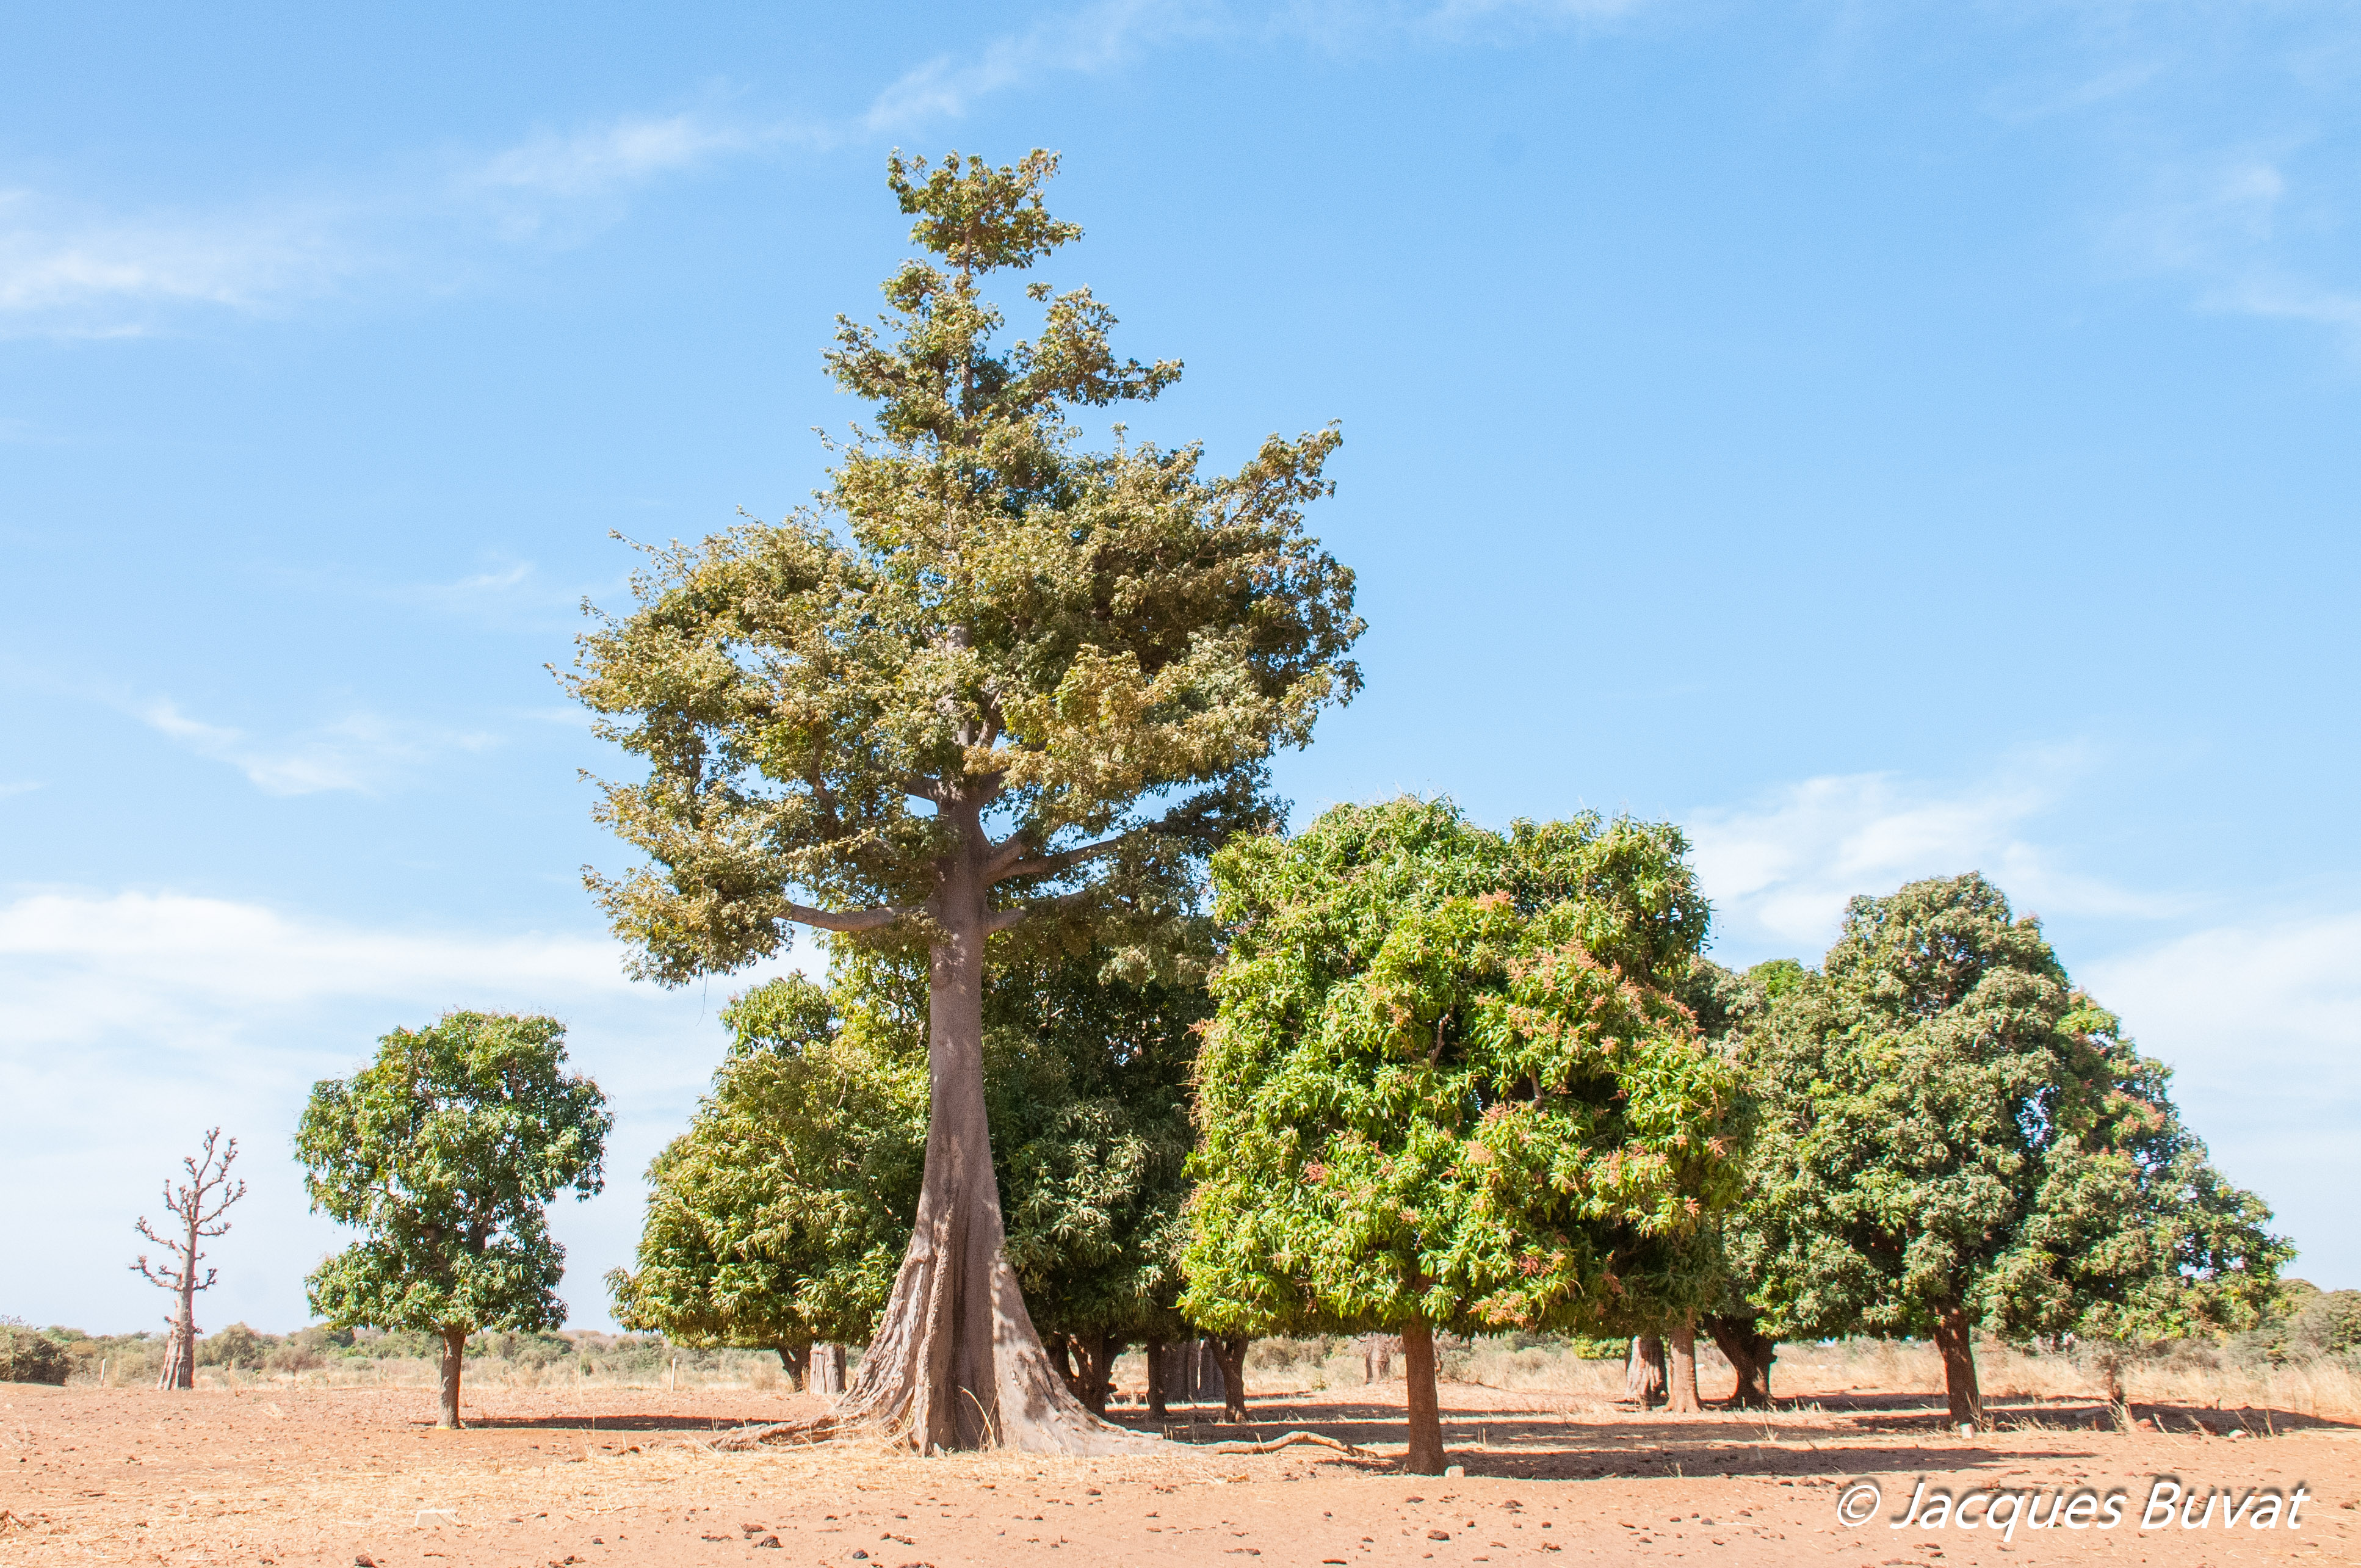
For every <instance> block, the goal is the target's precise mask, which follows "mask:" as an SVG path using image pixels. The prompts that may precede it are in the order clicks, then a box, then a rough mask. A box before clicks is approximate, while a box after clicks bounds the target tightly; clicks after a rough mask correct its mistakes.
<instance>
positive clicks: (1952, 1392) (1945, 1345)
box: [1935, 1307, 1984, 1431]
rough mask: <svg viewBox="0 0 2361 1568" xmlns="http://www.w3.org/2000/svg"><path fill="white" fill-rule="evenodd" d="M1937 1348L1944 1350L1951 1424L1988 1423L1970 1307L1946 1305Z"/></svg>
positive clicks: (1939, 1323)
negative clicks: (1979, 1386) (1969, 1319)
mask: <svg viewBox="0 0 2361 1568" xmlns="http://www.w3.org/2000/svg"><path fill="white" fill-rule="evenodd" d="M1935 1348H1936V1349H1938V1350H1939V1351H1941V1352H1942V1353H1943V1394H1944V1397H1945V1398H1947V1399H1948V1400H1949V1402H1950V1407H1951V1424H1952V1425H1954V1426H1971V1427H1973V1428H1975V1429H1976V1430H1977V1431H1982V1430H1983V1426H1984V1397H1983V1394H1982V1391H1981V1390H1980V1389H1978V1388H1977V1387H1976V1342H1975V1331H1974V1329H1973V1328H1972V1327H1971V1326H1970V1324H1969V1322H1968V1313H1967V1309H1965V1308H1964V1307H1946V1308H1944V1309H1943V1310H1941V1311H1940V1312H1939V1313H1938V1314H1937V1316H1936V1319H1935Z"/></svg>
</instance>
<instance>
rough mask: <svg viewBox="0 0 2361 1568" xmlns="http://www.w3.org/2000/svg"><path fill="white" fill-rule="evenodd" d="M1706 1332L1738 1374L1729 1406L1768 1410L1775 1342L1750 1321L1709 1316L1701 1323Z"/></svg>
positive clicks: (1742, 1408)
mask: <svg viewBox="0 0 2361 1568" xmlns="http://www.w3.org/2000/svg"><path fill="white" fill-rule="evenodd" d="M1704 1322H1705V1330H1706V1332H1708V1333H1709V1334H1711V1335H1712V1336H1713V1343H1715V1344H1717V1345H1719V1347H1720V1348H1721V1354H1723V1355H1724V1356H1725V1357H1727V1358H1728V1359H1729V1361H1730V1368H1731V1370H1732V1371H1734V1372H1736V1373H1737V1374H1738V1387H1737V1388H1736V1389H1734V1390H1733V1391H1732V1392H1731V1394H1730V1404H1731V1406H1732V1407H1733V1408H1735V1409H1741V1410H1767V1409H1770V1408H1771V1363H1772V1361H1773V1359H1774V1358H1775V1357H1776V1355H1777V1352H1778V1342H1777V1341H1775V1340H1773V1338H1772V1337H1771V1336H1770V1335H1769V1334H1766V1333H1764V1332H1763V1331H1762V1330H1761V1329H1760V1328H1758V1327H1756V1326H1755V1320H1754V1319H1752V1318H1738V1317H1729V1316H1725V1315H1723V1314H1721V1313H1718V1312H1714V1313H1708V1314H1707V1315H1706V1317H1705V1319H1704Z"/></svg>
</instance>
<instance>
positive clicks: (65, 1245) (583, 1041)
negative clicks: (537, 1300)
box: [0, 890, 816, 1329]
mask: <svg viewBox="0 0 2361 1568" xmlns="http://www.w3.org/2000/svg"><path fill="white" fill-rule="evenodd" d="M814 946H816V945H814ZM813 956H815V955H814V953H813V948H811V947H806V948H800V949H799V950H798V952H797V953H796V955H795V958H796V959H804V960H805V961H809V960H810V959H811V958H812V957H813ZM622 958H623V953H622V948H620V945H619V944H618V943H616V942H614V941H612V940H610V939H609V938H605V937H603V936H599V935H595V934H587V933H574V932H556V933H551V932H530V931H523V932H521V931H503V930H476V931H469V930H452V929H434V928H412V927H401V928H384V927H365V926H356V925H352V924H349V923H345V922H339V921H334V920H327V919H321V918H316V917H312V916H305V915H302V914H301V913H297V912H289V911H283V910H279V909H274V908H271V907H269V906H267V905H258V904H252V903H246V902H239V901H236V900H230V899H222V898H213V897H205V896H202V895H198V894H186V893H174V892H162V893H156V892H112V893H98V892H90V891H86V890H50V891H38V892H29V893H23V894H18V895H16V896H15V897H13V898H11V899H8V900H6V901H5V902H0V1104H5V1105H8V1106H12V1107H16V1108H17V1109H18V1111H19V1113H18V1114H16V1115H15V1116H14V1117H12V1119H11V1121H10V1123H9V1135H8V1136H7V1137H6V1138H5V1139H0V1188H5V1190H9V1191H12V1192H38V1193H39V1194H40V1195H41V1201H39V1202H38V1203H33V1204H19V1205H16V1207H15V1208H13V1209H12V1210H11V1212H10V1213H9V1217H8V1220H7V1223H6V1226H5V1245H6V1247H7V1251H8V1255H10V1256H11V1257H12V1258H15V1259H17V1260H18V1261H19V1262H20V1263H25V1262H27V1260H38V1266H29V1265H28V1266H24V1267H19V1268H16V1269H13V1270H10V1271H7V1272H5V1273H0V1312H15V1313H18V1314H21V1315H23V1316H26V1317H28V1318H31V1319H33V1320H34V1321H39V1322H63V1323H71V1324H78V1325H80V1326H82V1327H86V1328H91V1329H124V1328H137V1327H146V1326H150V1325H151V1324H152V1321H153V1314H154V1312H155V1311H156V1310H157V1297H156V1296H155V1294H154V1293H153V1292H152V1291H151V1290H149V1289H148V1287H146V1286H144V1285H142V1284H141V1283H140V1282H139V1281H138V1279H137V1277H134V1276H132V1275H131V1274H129V1273H128V1272H127V1269H126V1266H127V1265H128V1264H129V1263H130V1261H131V1257H132V1255H133V1253H134V1252H136V1251H137V1248H138V1245H139V1244H138V1242H137V1239H136V1238H135V1237H134V1236H133V1235H132V1234H131V1223H132V1221H133V1219H134V1218H135V1217H137V1214H138V1213H140V1212H142V1209H143V1207H144V1208H147V1209H149V1210H152V1208H153V1205H154V1202H155V1187H156V1183H157V1182H158V1181H159V1180H160V1179H162V1178H163V1177H164V1176H166V1175H167V1174H168V1173H169V1172H170V1170H171V1168H172V1167H173V1165H174V1162H175V1161H176V1160H177V1159H178V1157H179V1156H180V1155H181V1153H183V1152H185V1151H186V1149H187V1148H188V1147H191V1146H193V1144H194V1140H195V1139H196V1137H197V1136H198V1135H200V1134H202V1133H203V1130H204V1129H205V1128H207V1127H210V1126H214V1125H216V1124H218V1125H221V1126H223V1127H224V1128H225V1130H226V1131H227V1132H228V1133H230V1134H232V1135H236V1136H237V1137H238V1138H239V1139H240V1140H241V1143H242V1145H243V1151H244V1152H243V1157H242V1159H241V1161H240V1171H239V1173H240V1174H241V1175H243V1176H245V1177H246V1178H247V1179H248V1180H249V1181H250V1182H251V1183H252V1186H253V1191H252V1193H251V1195H250V1196H249V1197H248V1198H247V1201H245V1202H244V1203H242V1204H241V1205H239V1207H238V1208H237V1209H236V1210H235V1211H233V1212H232V1216H231V1217H232V1219H233V1221H234V1222H235V1228H234V1229H233V1230H232V1232H231V1234H229V1235H228V1236H227V1237H225V1238H224V1240H223V1242H222V1244H221V1245H220V1246H219V1248H218V1249H217V1250H216V1253H215V1256H214V1260H215V1261H216V1262H217V1263H219V1264H220V1265H221V1266H222V1274H223V1287H222V1288H221V1289H219V1290H217V1291H215V1292H214V1294H212V1295H211V1296H208V1297H205V1298H203V1299H201V1301H200V1310H201V1311H202V1312H203V1313H204V1314H205V1315H204V1317H203V1320H202V1321H203V1322H204V1323H205V1324H206V1325H207V1326H209V1327H219V1326H221V1325H222V1324H224V1323H227V1322H231V1321H236V1320H239V1319H245V1320H247V1321H250V1322H252V1323H254V1324H255V1325H256V1326H257V1327H259V1328H264V1329H284V1328H289V1327H292V1326H293V1325H295V1324H297V1323H300V1322H302V1321H304V1318H305V1312H304V1305H303V1297H302V1277H303V1275H304V1274H305V1272H306V1271H308V1270H309V1269H310V1268H311V1266H313V1263H314V1262H315V1261H316V1260H317V1258H318V1257H319V1256H320V1255H321V1254H322V1253H323V1252H324V1251H326V1250H328V1249H329V1248H331V1247H334V1246H335V1245H341V1239H340V1237H339V1236H338V1234H337V1233H336V1232H335V1230H334V1228H333V1227H331V1226H329V1225H327V1224H326V1223H324V1222H323V1221H321V1220H319V1219H317V1218H316V1217H313V1216H312V1215H310V1214H309V1213H307V1212H306V1206H305V1202H304V1199H303V1193H302V1181H301V1179H300V1172H299V1171H298V1170H297V1168H295V1166H294V1164H293V1162H292V1161H291V1159H290V1158H289V1157H288V1145H289V1141H290V1139H291V1135H292V1133H293V1130H294V1125H295V1120H296V1117H297V1116H298V1115H299V1114H300V1113H301V1110H302V1103H303V1100H304V1096H305V1094H306V1093H307V1092H308V1091H309V1090H310V1087H311V1085H312V1084H313V1081H315V1080H318V1079H320V1078H324V1077H327V1076H330V1075H333V1074H344V1073H349V1072H351V1071H352V1070H353V1069H355V1068H356V1067H357V1065H359V1063H360V1062H361V1061H362V1060H364V1059H365V1058H366V1057H367V1056H368V1051H369V1049H370V1047H371V1042H372V1041H373V1040H375V1038H376V1037H377V1036H379V1035H382V1034H384V1033H385V1032H386V1031H387V1030H388V1029H390V1027H392V1026H394V1025H412V1026H415V1025H423V1024H425V1023H428V1022H431V1021H432V1020H433V1019H434V1017H435V1016H436V1015H438V1014H441V1013H443V1012H445V1010H448V1009H451V1008H456V1007H470V1008H480V1009H498V1010H509V1011H518V1012H533V1013H546V1014H552V1015H554V1016H555V1017H557V1018H559V1019H560V1020H562V1021H563V1022H564V1023H565V1024H566V1026H567V1046H568V1050H569V1054H570V1056H571V1058H572V1060H573V1062H574V1064H575V1065H576V1067H577V1069H580V1070H583V1071H587V1072H588V1073H590V1074H591V1075H592V1076H594V1077H595V1078H596V1079H597V1080H598V1083H599V1085H600V1087H601V1088H602V1089H604V1090H605V1091H606V1092H607V1095H608V1097H609V1104H610V1107H611V1109H612V1110H613V1111H614V1113H615V1115H616V1118H617V1127H616V1131H615V1135H614V1136H613V1138H612V1139H611V1140H610V1142H609V1149H608V1161H607V1165H608V1180H609V1188H608V1191H607V1192H606V1193H605V1194H604V1195H602V1196H601V1197H599V1198H598V1199H595V1200H593V1201H590V1202H589V1203H587V1204H584V1205H580V1206H578V1207H577V1206H576V1205H574V1204H572V1203H563V1204H560V1205H558V1207H557V1208H556V1210H555V1212H553V1215H552V1219H553V1223H555V1227H556V1229H557V1232H558V1234H559V1236H560V1238H561V1239H562V1240H563V1241H565V1242H566V1245H567V1246H568V1248H569V1249H570V1255H569V1257H568V1259H567V1265H568V1266H567V1279H568V1285H567V1292H566V1293H567V1299H568V1301H569V1303H570V1304H571V1306H572V1308H573V1310H574V1321H576V1322H577V1324H586V1323H587V1324H596V1323H598V1322H600V1321H603V1320H604V1317H605V1306H606V1292H605V1290H604V1289H603V1288H602V1287H601V1286H600V1284H599V1280H600V1277H602V1276H603V1275H604V1273H605V1271H606V1270H607V1269H609V1267H612V1266H615V1265H618V1264H621V1263H625V1262H627V1261H628V1260H629V1258H630V1255H631V1247H632V1245H633V1244H634V1242H635V1241H636V1239H637V1235H638V1230H639V1214H640V1210H641V1205H642V1201H643V1190H642V1185H641V1183H640V1181H639V1179H638V1178H639V1174H640V1172H641V1170H642V1168H643V1167H644V1166H645V1164H646V1162H647V1160H648V1159H649V1158H650V1157H652V1156H653V1154H654V1153H655V1152H656V1150H657V1149H658V1148H660V1147H661V1146H663V1144H664V1141H665V1140H666V1139H668V1138H669V1137H671V1136H672V1135H675V1133H677V1132H678V1131H679V1130H680V1129H681V1127H682V1125H683V1124H684V1122H685V1120H686V1116H687V1114H688V1112H689V1109H690V1107H691V1106H692V1105H693V1103H694V1102H695V1099H696V1096H697V1092H698V1091H699V1090H700V1089H701V1088H702V1087H703V1085H704V1083H705V1082H706V1080H707V1075H708V1073H710V1071H711V1070H712V1069H713V1067H714V1065H715V1064H716V1062H717V1061H718V1060H719V1058H720V1056H721V1051H722V1046H723V1036H722V1032H721V1030H720V1028H719V1024H718V1021H717V1019H716V1017H715V1014H716V1013H717V1012H718V1010H719V1007H720V1005H721V1004H722V1002H723V1000H724V999H725V998H726V997H727V996H728V995H729V994H730V993H731V992H737V991H740V990H742V989H743V988H744V987H746V986H748V985H751V984H753V983H756V982H757V981H761V980H762V979H763V978H766V977H767V976H768V975H771V974H775V973H779V972H783V971H784V970H787V969H789V968H791V967H796V966H795V963H794V960H793V959H789V960H781V961H774V962H772V963H769V964H766V965H763V966H762V967H761V968H759V969H756V970H750V971H748V972H746V973H745V974H743V975H740V976H733V977H731V979H730V981H729V982H728V983H727V985H726V987H725V986H722V985H719V984H717V985H716V986H715V987H713V988H711V989H710V990H708V989H707V988H704V987H689V988H686V989H684V990H681V991H676V992H666V991H663V990H661V989H659V988H657V987H654V986H652V985H646V984H640V983H634V982H632V981H628V980H627V979H626V978H625V977H624V975H623V971H622ZM28 1107H33V1108H38V1114H26V1113H24V1111H25V1109H26V1108H28Z"/></svg>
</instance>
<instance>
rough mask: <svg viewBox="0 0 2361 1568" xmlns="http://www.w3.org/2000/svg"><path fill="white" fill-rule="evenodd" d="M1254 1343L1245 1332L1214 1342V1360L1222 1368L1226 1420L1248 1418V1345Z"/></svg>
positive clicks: (1223, 1402) (1224, 1416) (1224, 1417)
mask: <svg viewBox="0 0 2361 1568" xmlns="http://www.w3.org/2000/svg"><path fill="white" fill-rule="evenodd" d="M1252 1343H1254V1341H1252V1340H1250V1339H1248V1338H1247V1337H1246V1335H1244V1334H1233V1335H1231V1336H1229V1337H1227V1338H1224V1339H1217V1340H1215V1341H1214V1342H1213V1360H1214V1361H1215V1363H1216V1364H1218V1365H1220V1367H1221V1369H1222V1419H1223V1420H1225V1421H1240V1422H1242V1421H1244V1420H1246V1347H1247V1346H1248V1345H1251V1344H1252Z"/></svg>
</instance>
